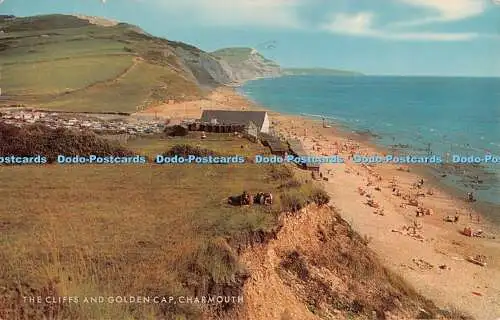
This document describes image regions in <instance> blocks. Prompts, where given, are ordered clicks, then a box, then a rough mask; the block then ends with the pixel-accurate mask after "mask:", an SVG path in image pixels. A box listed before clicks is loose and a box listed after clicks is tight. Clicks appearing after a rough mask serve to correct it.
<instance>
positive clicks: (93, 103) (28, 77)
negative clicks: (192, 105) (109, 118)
mask: <svg viewBox="0 0 500 320" xmlns="http://www.w3.org/2000/svg"><path fill="white" fill-rule="evenodd" d="M0 30H3V31H4V33H3V34H0V38H1V44H0V58H1V60H2V95H3V96H4V98H3V99H2V100H1V102H0V103H1V104H3V105H9V104H25V105H30V106H32V105H34V106H38V107H48V108H54V109H61V110H72V111H122V112H133V111H136V110H137V109H139V108H142V107H144V106H146V105H148V104H151V103H155V102H161V101H165V100H169V99H175V100H190V99H195V98H199V97H200V96H201V95H202V92H201V90H200V89H199V86H198V83H197V80H196V78H195V77H194V76H193V74H191V73H190V72H189V70H188V69H187V68H186V67H185V66H183V64H182V62H181V60H180V59H179V57H178V56H176V54H175V52H174V50H175V47H176V46H180V45H182V44H180V43H176V42H170V41H168V40H164V39H160V38H156V37H152V36H150V35H148V34H146V33H143V32H142V31H141V30H140V29H138V28H137V27H134V26H130V25H128V24H117V25H114V26H108V27H103V26H99V25H94V24H90V23H89V22H88V21H87V20H83V19H79V18H76V17H73V16H65V15H48V16H37V17H29V18H14V19H13V18H2V19H0ZM185 48H188V50H192V51H196V50H198V51H199V49H196V48H194V47H190V46H185Z"/></svg>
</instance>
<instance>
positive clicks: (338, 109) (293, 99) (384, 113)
mask: <svg viewBox="0 0 500 320" xmlns="http://www.w3.org/2000/svg"><path fill="white" fill-rule="evenodd" d="M240 90H241V92H242V93H243V94H244V95H246V96H248V97H249V98H251V99H252V100H254V101H256V102H258V103H260V104H262V105H264V106H265V107H267V108H269V109H272V110H275V111H279V112H283V113H288V114H302V115H307V116H311V117H325V118H326V119H327V120H329V121H331V122H332V123H335V124H337V125H341V126H343V127H345V128H346V129H347V130H353V131H358V132H369V133H371V134H373V136H374V137H375V138H374V140H373V142H375V143H377V144H379V145H381V146H385V147H390V146H400V147H405V150H404V152H403V153H405V152H406V153H409V154H412V153H426V154H427V153H429V152H431V153H433V154H439V155H441V156H442V158H443V159H449V158H447V157H449V156H450V155H452V154H461V155H478V156H481V157H484V156H485V155H486V154H488V153H491V154H493V155H497V156H500V78H448V77H383V76H379V77H374V76H363V77H335V76H295V77H281V78H272V79H260V80H255V81H250V82H248V83H246V84H245V85H244V86H243V87H241V88H240ZM400 153H401V149H400ZM447 154H448V155H447ZM480 169H481V172H482V175H481V178H480V181H479V183H474V184H473V185H472V184H471V183H470V181H469V182H467V181H466V179H464V177H463V176H460V175H453V174H450V175H449V177H447V178H446V179H444V180H445V181H444V182H445V183H448V184H450V185H453V187H458V188H461V190H463V191H471V188H473V189H475V193H476V195H477V197H478V198H479V200H482V201H488V202H493V203H496V204H500V185H499V181H500V174H499V173H500V163H498V164H496V165H494V164H489V165H486V166H481V168H480ZM476 171H477V170H476ZM466 174H467V173H466V172H465V171H464V172H463V175H466ZM470 174H472V173H469V175H470ZM450 177H451V178H450Z"/></svg>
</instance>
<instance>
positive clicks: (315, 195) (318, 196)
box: [309, 188, 330, 206]
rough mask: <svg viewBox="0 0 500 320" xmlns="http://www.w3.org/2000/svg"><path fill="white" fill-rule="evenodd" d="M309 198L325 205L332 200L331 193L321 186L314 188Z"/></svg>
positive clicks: (320, 204) (319, 204)
mask: <svg viewBox="0 0 500 320" xmlns="http://www.w3.org/2000/svg"><path fill="white" fill-rule="evenodd" d="M309 198H310V199H311V200H312V201H313V202H314V203H316V204H317V205H318V206H323V205H326V204H328V202H330V195H329V194H328V193H327V192H326V191H325V190H323V189H320V188H315V189H313V190H312V191H311V194H310V196H309Z"/></svg>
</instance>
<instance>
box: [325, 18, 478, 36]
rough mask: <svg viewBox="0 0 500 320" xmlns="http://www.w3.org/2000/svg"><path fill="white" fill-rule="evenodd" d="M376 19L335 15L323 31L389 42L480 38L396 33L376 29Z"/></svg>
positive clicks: (458, 34)
mask: <svg viewBox="0 0 500 320" xmlns="http://www.w3.org/2000/svg"><path fill="white" fill-rule="evenodd" d="M374 17H375V16H374V14H373V13H371V12H360V13H356V14H345V13H340V14H335V15H334V16H333V17H332V19H331V20H330V22H328V23H326V24H325V25H323V26H322V29H323V30H326V31H329V32H332V33H336V34H345V35H351V36H358V37H371V38H379V39H389V40H421V41H465V40H470V39H473V38H476V37H477V36H478V35H477V34H475V33H438V32H394V31H390V30H384V29H379V28H376V27H375V26H374Z"/></svg>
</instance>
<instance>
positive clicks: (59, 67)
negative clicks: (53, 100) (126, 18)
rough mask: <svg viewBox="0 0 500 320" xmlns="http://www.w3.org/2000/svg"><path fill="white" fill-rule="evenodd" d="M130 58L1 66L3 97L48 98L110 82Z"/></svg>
mask: <svg viewBox="0 0 500 320" xmlns="http://www.w3.org/2000/svg"><path fill="white" fill-rule="evenodd" d="M132 63H133V61H132V57H131V56H101V57H85V58H73V59H66V60H60V61H57V62H53V61H46V62H36V63H29V64H27V63H22V64H12V65H7V66H4V68H3V70H2V71H3V72H2V80H3V81H4V83H5V84H4V85H3V87H2V91H3V93H4V94H6V95H23V94H30V95H51V94H60V93H64V92H66V91H72V90H77V89H82V88H85V87H87V86H89V85H92V84H94V83H97V82H102V81H108V80H113V79H115V78H116V77H118V76H119V75H120V74H122V73H123V72H125V71H126V70H127V69H128V68H130V67H131V66H132Z"/></svg>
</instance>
